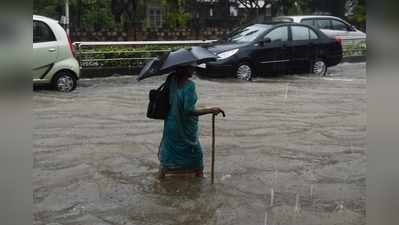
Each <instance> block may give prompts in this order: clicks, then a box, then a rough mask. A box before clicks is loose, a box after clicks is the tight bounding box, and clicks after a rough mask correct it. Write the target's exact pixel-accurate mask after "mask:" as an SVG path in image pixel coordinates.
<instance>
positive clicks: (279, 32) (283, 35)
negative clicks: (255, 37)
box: [265, 26, 288, 42]
mask: <svg viewBox="0 0 399 225" xmlns="http://www.w3.org/2000/svg"><path fill="white" fill-rule="evenodd" d="M265 38H270V40H271V41H272V42H275V41H287V40H288V27H287V26H284V27H278V28H276V29H274V30H272V31H270V32H269V33H268V34H266V36H265Z"/></svg>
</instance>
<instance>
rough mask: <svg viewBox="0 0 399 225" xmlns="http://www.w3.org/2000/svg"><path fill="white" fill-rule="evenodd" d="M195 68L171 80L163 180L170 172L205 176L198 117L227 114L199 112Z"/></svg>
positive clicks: (179, 71)
mask: <svg viewBox="0 0 399 225" xmlns="http://www.w3.org/2000/svg"><path fill="white" fill-rule="evenodd" d="M193 72H194V68H193V67H192V66H180V67H178V68H176V72H174V73H173V74H171V75H169V77H168V83H167V85H168V88H169V103H170V108H169V112H168V115H167V118H166V119H165V121H164V129H163V137H162V140H161V144H160V147H159V152H158V158H159V160H160V170H159V177H160V178H163V177H164V176H165V174H166V173H167V172H168V171H175V172H178V171H190V172H194V173H195V175H196V176H198V177H202V176H203V168H204V165H203V160H202V148H201V145H200V142H199V138H198V117H199V116H202V115H206V114H214V115H217V114H219V113H223V114H224V112H223V110H222V109H221V108H218V107H215V108H205V109H196V108H195V104H196V102H197V93H196V90H195V83H194V82H193V81H192V80H190V78H191V77H192V73H193Z"/></svg>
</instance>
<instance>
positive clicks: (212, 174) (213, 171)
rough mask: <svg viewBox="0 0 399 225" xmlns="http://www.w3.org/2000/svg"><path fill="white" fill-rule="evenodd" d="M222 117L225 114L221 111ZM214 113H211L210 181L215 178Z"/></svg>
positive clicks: (212, 181)
mask: <svg viewBox="0 0 399 225" xmlns="http://www.w3.org/2000/svg"><path fill="white" fill-rule="evenodd" d="M222 115H223V117H225V116H226V115H225V114H224V113H223V112H222ZM215 117H216V115H215V114H212V160H211V183H212V184H213V183H214V179H215Z"/></svg>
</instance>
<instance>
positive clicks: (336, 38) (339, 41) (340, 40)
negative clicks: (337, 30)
mask: <svg viewBox="0 0 399 225" xmlns="http://www.w3.org/2000/svg"><path fill="white" fill-rule="evenodd" d="M335 40H336V41H337V43H339V44H341V45H342V38H341V37H338V36H337V37H335Z"/></svg>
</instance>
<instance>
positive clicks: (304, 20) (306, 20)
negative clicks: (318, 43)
mask: <svg viewBox="0 0 399 225" xmlns="http://www.w3.org/2000/svg"><path fill="white" fill-rule="evenodd" d="M301 23H303V24H307V25H310V26H314V20H313V19H303V20H301Z"/></svg>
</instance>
